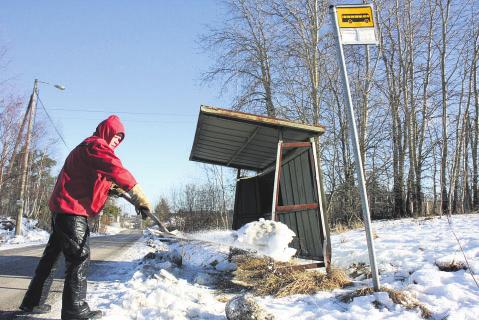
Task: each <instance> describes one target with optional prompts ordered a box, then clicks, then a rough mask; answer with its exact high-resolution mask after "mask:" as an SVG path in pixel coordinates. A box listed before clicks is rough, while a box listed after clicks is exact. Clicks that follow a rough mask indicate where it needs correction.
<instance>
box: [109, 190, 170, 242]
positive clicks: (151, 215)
mask: <svg viewBox="0 0 479 320" xmlns="http://www.w3.org/2000/svg"><path fill="white" fill-rule="evenodd" d="M120 190H121V189H120ZM118 196H120V197H122V198H123V199H125V200H126V201H128V202H129V203H131V204H132V205H135V204H134V203H133V201H132V200H131V197H130V195H129V194H128V193H126V192H124V191H123V190H121V191H120V192H118ZM145 212H146V215H147V216H148V217H149V218H150V219H151V220H153V221H154V222H155V223H156V224H157V225H158V227H159V228H160V232H161V233H163V234H165V235H167V236H171V237H176V235H175V234H174V233H171V232H170V231H169V230H168V229H167V228H166V227H165V225H164V224H163V223H162V222H161V221H160V220H159V219H158V217H157V216H155V215H154V213H153V212H150V211H148V210H146V211H145Z"/></svg>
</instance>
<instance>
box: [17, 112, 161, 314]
mask: <svg viewBox="0 0 479 320" xmlns="http://www.w3.org/2000/svg"><path fill="white" fill-rule="evenodd" d="M124 138H125V129H124V126H123V124H122V123H121V122H120V119H119V118H118V117H117V116H110V117H108V118H107V119H106V120H104V121H103V122H101V123H100V124H99V125H98V127H97V128H96V131H95V132H94V134H93V135H92V136H91V137H89V138H87V139H85V140H84V141H83V142H82V143H80V144H79V145H78V146H77V147H76V148H75V149H73V150H72V151H71V152H70V154H69V155H68V157H67V159H66V160H65V164H64V165H63V168H62V170H61V172H60V174H59V176H58V179H57V182H56V185H55V188H54V190H53V193H52V195H51V197H50V201H49V207H50V210H51V212H52V230H53V231H52V234H51V235H50V239H49V241H48V243H47V246H46V248H45V250H44V252H43V256H42V258H41V259H40V262H39V263H38V266H37V268H36V270H35V275H34V277H33V279H32V281H31V283H30V285H29V287H28V290H27V293H26V294H25V297H24V299H23V302H22V304H21V306H20V309H21V310H23V311H25V312H33V313H46V312H49V311H50V306H49V305H47V304H45V301H46V298H47V295H48V291H49V289H50V286H51V284H52V280H53V274H54V270H55V266H56V263H57V261H58V258H59V256H60V253H63V255H64V256H65V267H66V273H65V285H64V288H63V298H62V312H61V318H62V319H68V320H77V319H79V320H86V319H96V318H99V317H101V315H102V312H101V311H98V310H97V311H92V310H90V307H89V306H88V303H87V302H86V291H87V290H86V289H87V280H86V274H87V270H88V265H89V262H90V248H89V236H90V230H89V228H88V222H87V219H88V218H91V217H94V216H96V215H97V214H98V213H99V212H100V211H101V210H102V208H103V206H104V205H105V202H106V200H107V198H108V194H109V190H110V188H111V187H112V183H115V184H116V185H118V186H119V187H120V188H122V189H123V190H127V191H128V194H129V195H130V198H131V200H132V202H133V203H134V204H135V208H136V209H137V212H140V213H141V214H142V216H143V217H146V215H147V213H148V212H149V211H152V206H151V204H150V201H149V200H148V198H147V197H146V196H145V194H144V193H143V191H142V189H141V187H140V186H139V185H138V184H137V182H136V180H135V178H134V177H133V175H132V174H131V173H130V172H129V171H128V170H127V169H125V168H124V167H123V165H122V163H121V161H120V159H119V158H118V157H117V156H116V155H115V152H114V150H115V148H116V147H117V146H118V145H119V144H120V142H122V141H123V139H124Z"/></svg>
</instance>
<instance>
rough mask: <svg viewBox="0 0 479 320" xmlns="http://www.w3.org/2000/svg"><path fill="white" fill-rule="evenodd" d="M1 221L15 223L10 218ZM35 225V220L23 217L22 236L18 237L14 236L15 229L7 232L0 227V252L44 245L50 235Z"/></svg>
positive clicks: (36, 222)
mask: <svg viewBox="0 0 479 320" xmlns="http://www.w3.org/2000/svg"><path fill="white" fill-rule="evenodd" d="M1 220H2V221H10V222H12V223H13V224H14V223H15V220H14V219H11V218H2V219H1ZM37 224H38V221H37V220H34V219H28V218H25V217H24V218H23V219H22V234H21V235H20V236H18V237H16V236H15V229H12V230H7V229H3V228H1V226H0V250H5V249H14V248H19V247H24V246H28V245H34V244H42V243H46V242H47V241H48V238H49V237H50V234H49V233H48V232H46V231H45V230H43V229H40V228H38V227H37Z"/></svg>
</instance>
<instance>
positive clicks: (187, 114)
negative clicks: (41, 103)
mask: <svg viewBox="0 0 479 320" xmlns="http://www.w3.org/2000/svg"><path fill="white" fill-rule="evenodd" d="M49 109H50V110H58V111H71V112H89V113H118V114H131V115H157V116H175V117H193V116H196V114H193V113H172V112H133V111H112V110H105V109H87V108H78V107H75V108H65V107H50V108H49Z"/></svg>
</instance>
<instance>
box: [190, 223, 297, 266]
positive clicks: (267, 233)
mask: <svg viewBox="0 0 479 320" xmlns="http://www.w3.org/2000/svg"><path fill="white" fill-rule="evenodd" d="M294 236H295V234H294V232H293V231H291V230H290V229H289V228H288V226H286V225H285V224H283V223H281V222H276V221H272V220H265V219H260V220H259V221H254V222H250V223H248V224H245V225H244V226H243V227H242V228H241V229H239V230H237V231H218V230H217V231H208V232H200V233H195V234H192V235H190V237H189V238H192V239H197V240H203V241H208V242H214V243H218V244H222V245H229V246H232V247H237V248H241V249H249V250H253V251H256V252H257V253H259V254H262V255H265V256H268V257H271V258H273V259H274V260H277V261H288V260H289V259H291V257H292V256H294V254H295V253H296V249H293V248H289V247H288V245H289V243H291V241H293V237H294Z"/></svg>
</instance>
